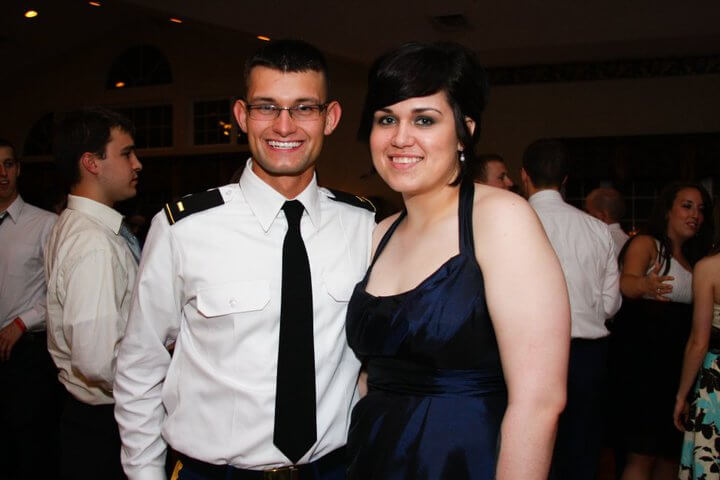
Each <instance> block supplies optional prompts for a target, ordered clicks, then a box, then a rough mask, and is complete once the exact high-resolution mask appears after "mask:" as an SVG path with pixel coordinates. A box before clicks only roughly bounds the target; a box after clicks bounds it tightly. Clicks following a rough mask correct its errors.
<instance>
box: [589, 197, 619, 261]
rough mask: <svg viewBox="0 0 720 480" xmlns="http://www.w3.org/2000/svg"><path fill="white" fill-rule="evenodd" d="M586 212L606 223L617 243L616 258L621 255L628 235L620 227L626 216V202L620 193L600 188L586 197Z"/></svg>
mask: <svg viewBox="0 0 720 480" xmlns="http://www.w3.org/2000/svg"><path fill="white" fill-rule="evenodd" d="M585 210H586V211H587V212H588V213H589V214H590V215H592V216H593V217H595V218H597V219H598V220H601V221H603V222H605V223H606V224H607V226H608V230H610V235H612V239H613V242H615V256H616V257H617V256H618V255H620V250H622V248H623V246H624V245H625V242H627V241H628V238H629V237H628V234H627V233H625V232H624V231H623V229H622V227H621V226H620V219H622V217H623V215H625V200H624V199H623V196H622V194H621V193H620V192H618V191H617V190H615V189H614V188H610V187H598V188H596V189H595V190H593V191H592V192H590V193H588V194H587V197H585Z"/></svg>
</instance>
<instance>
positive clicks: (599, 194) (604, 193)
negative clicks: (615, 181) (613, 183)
mask: <svg viewBox="0 0 720 480" xmlns="http://www.w3.org/2000/svg"><path fill="white" fill-rule="evenodd" d="M585 203H586V204H590V205H592V206H593V207H594V208H595V209H597V210H600V211H603V212H606V213H607V214H608V216H609V217H610V220H611V221H612V223H617V222H619V221H620V220H621V219H622V218H623V216H625V199H623V196H622V194H621V193H620V192H618V191H617V190H615V189H614V188H610V187H599V188H596V189H595V190H593V191H592V192H590V193H588V195H587V197H586V198H585Z"/></svg>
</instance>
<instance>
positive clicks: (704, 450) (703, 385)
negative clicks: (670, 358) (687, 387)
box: [680, 304, 720, 480]
mask: <svg viewBox="0 0 720 480" xmlns="http://www.w3.org/2000/svg"><path fill="white" fill-rule="evenodd" d="M712 326H713V327H712V329H713V332H712V336H711V341H710V348H709V350H708V353H707V355H705V360H704V361H703V364H702V367H700V372H698V379H697V383H696V384H695V390H694V391H693V393H692V396H691V399H690V402H691V403H690V412H689V415H688V423H687V425H686V426H685V427H686V432H685V438H684V441H683V448H682V457H681V459H680V478H681V479H683V480H710V479H720V395H719V393H720V348H718V347H720V345H718V343H720V342H718V341H716V340H715V339H716V338H720V305H718V304H715V305H714V306H713V321H712Z"/></svg>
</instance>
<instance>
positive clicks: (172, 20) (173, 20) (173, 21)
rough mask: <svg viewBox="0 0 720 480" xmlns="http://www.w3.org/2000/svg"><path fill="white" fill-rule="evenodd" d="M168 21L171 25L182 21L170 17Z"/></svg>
mask: <svg viewBox="0 0 720 480" xmlns="http://www.w3.org/2000/svg"><path fill="white" fill-rule="evenodd" d="M170 21H171V22H172V23H183V21H182V20H180V19H179V18H175V17H170Z"/></svg>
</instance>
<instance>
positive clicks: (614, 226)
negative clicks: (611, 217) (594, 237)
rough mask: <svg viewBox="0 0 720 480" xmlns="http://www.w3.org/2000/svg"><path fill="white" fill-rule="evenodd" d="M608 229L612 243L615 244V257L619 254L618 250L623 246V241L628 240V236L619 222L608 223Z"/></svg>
mask: <svg viewBox="0 0 720 480" xmlns="http://www.w3.org/2000/svg"><path fill="white" fill-rule="evenodd" d="M608 230H609V231H610V235H611V236H612V239H613V243H614V244H615V257H618V256H619V255H620V250H622V248H623V247H624V246H625V242H627V241H628V238H630V237H629V236H628V234H627V233H625V231H623V229H622V227H621V226H620V224H619V223H611V224H609V225H608Z"/></svg>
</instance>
